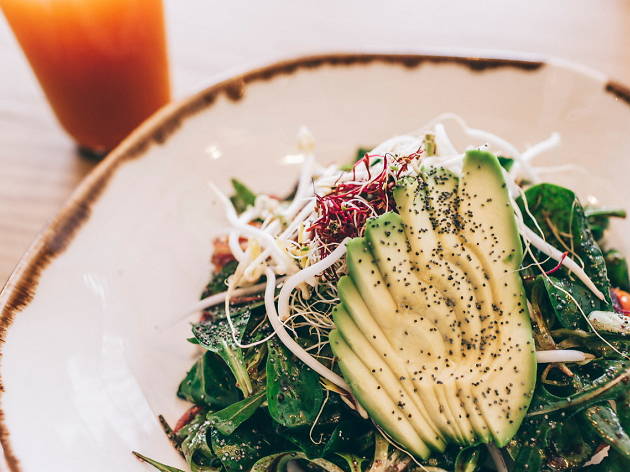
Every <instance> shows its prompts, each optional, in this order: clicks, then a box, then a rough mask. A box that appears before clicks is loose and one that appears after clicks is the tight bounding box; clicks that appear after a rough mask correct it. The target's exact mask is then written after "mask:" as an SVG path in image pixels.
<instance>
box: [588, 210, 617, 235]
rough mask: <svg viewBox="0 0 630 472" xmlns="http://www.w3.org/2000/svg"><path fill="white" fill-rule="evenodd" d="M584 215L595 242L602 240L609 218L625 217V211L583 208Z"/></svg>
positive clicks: (608, 224)
mask: <svg viewBox="0 0 630 472" xmlns="http://www.w3.org/2000/svg"><path fill="white" fill-rule="evenodd" d="M584 213H585V214H586V217H587V219H588V224H589V226H590V228H591V232H592V233H593V237H594V238H595V240H596V241H600V240H601V239H603V237H604V233H605V232H606V230H607V229H608V227H609V226H610V218H625V217H626V211H625V210H623V209H617V208H585V209H584Z"/></svg>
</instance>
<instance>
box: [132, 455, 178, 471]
mask: <svg viewBox="0 0 630 472" xmlns="http://www.w3.org/2000/svg"><path fill="white" fill-rule="evenodd" d="M131 453H132V454H133V455H134V456H136V457H137V458H138V459H140V460H141V461H142V462H146V463H147V464H150V465H152V466H153V467H155V468H156V469H157V470H159V471H160V472H184V471H183V470H181V469H178V468H177V467H171V466H168V465H164V464H162V463H161V462H158V461H156V460H153V459H150V458H148V457H147V456H143V455H142V454H140V453H139V452H136V451H132V452H131Z"/></svg>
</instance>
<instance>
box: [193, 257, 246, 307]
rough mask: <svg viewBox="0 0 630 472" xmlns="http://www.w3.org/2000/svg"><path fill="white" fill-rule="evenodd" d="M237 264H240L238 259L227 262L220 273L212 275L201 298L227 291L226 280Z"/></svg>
mask: <svg viewBox="0 0 630 472" xmlns="http://www.w3.org/2000/svg"><path fill="white" fill-rule="evenodd" d="M236 266H238V262H236V261H230V262H228V263H227V264H225V265H224V266H223V267H222V268H221V271H220V272H219V273H218V274H215V275H213V276H212V278H211V279H210V282H208V285H206V288H205V289H204V291H203V292H202V294H201V297H200V299H201V300H203V299H204V298H207V297H209V296H211V295H216V294H217V293H221V292H225V291H226V290H227V286H226V281H227V279H228V277H230V276H231V275H232V274H233V273H234V271H235V270H236Z"/></svg>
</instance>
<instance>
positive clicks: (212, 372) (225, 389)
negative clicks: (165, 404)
mask: <svg viewBox="0 0 630 472" xmlns="http://www.w3.org/2000/svg"><path fill="white" fill-rule="evenodd" d="M177 396H178V397H180V398H182V399H184V400H188V401H189V402H193V403H195V404H197V405H202V406H206V407H208V408H210V409H215V408H224V407H226V406H227V405H230V404H232V403H234V402H236V401H238V400H239V391H238V388H236V385H235V383H234V376H233V375H232V373H231V372H230V370H229V369H228V367H227V365H226V364H225V362H224V361H223V360H222V359H221V358H220V357H219V356H218V355H216V354H214V353H213V352H209V351H208V352H206V353H204V355H203V356H201V357H200V358H199V359H198V360H197V362H195V364H194V365H193V367H192V369H190V370H189V371H188V373H187V374H186V377H185V378H184V380H183V381H182V382H181V384H180V385H179V389H178V390H177Z"/></svg>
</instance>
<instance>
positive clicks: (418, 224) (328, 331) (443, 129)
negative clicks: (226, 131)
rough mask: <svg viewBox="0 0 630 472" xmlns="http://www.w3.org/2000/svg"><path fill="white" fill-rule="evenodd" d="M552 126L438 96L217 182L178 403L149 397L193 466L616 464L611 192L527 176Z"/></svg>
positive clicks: (623, 382)
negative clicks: (465, 114) (165, 410)
mask: <svg viewBox="0 0 630 472" xmlns="http://www.w3.org/2000/svg"><path fill="white" fill-rule="evenodd" d="M447 125H448V126H449V129H450V128H451V127H452V128H458V130H457V131H458V132H459V133H460V134H461V135H463V136H466V137H467V139H468V140H469V144H470V145H469V147H468V148H467V149H466V150H461V149H458V148H456V146H455V145H454V144H453V143H452V141H451V139H450V137H449V133H448V132H447ZM559 142H560V138H559V136H558V135H557V134H553V135H552V136H551V137H550V138H549V139H547V140H545V141H543V142H541V143H539V144H537V145H534V146H532V147H530V148H529V149H527V150H525V151H523V152H521V151H519V150H518V149H517V148H516V147H515V146H513V145H512V144H510V143H509V142H508V141H506V140H504V139H502V138H500V137H498V136H496V135H494V134H491V133H489V132H486V131H482V130H478V129H474V128H471V127H469V126H468V125H466V123H465V122H464V121H463V120H462V119H461V118H459V117H458V116H455V115H452V114H445V115H441V116H440V117H438V118H436V119H435V120H433V121H432V122H431V123H429V124H428V125H427V126H426V127H425V128H423V130H422V131H419V132H415V133H410V134H408V135H404V136H398V137H395V138H392V139H390V140H388V141H386V142H384V143H382V144H380V145H379V146H377V147H376V148H374V149H372V150H370V151H367V150H365V149H361V150H359V151H358V155H357V156H356V159H355V160H354V162H349V163H348V164H347V165H345V166H339V165H329V166H324V165H321V164H320V163H318V162H317V161H316V160H315V155H314V140H313V138H312V136H311V135H310V134H309V133H308V131H306V130H302V131H301V132H300V136H299V146H300V150H301V154H300V155H299V158H300V159H301V161H302V166H301V175H300V177H299V181H298V183H297V185H296V187H295V190H294V191H293V192H292V193H291V195H289V196H287V197H284V198H282V197H278V196H275V195H265V194H257V193H255V192H254V191H253V190H251V189H250V187H248V186H247V185H245V184H244V183H242V182H240V181H238V180H233V181H232V184H233V187H234V194H233V195H232V196H231V197H228V196H226V195H224V194H222V193H221V192H220V191H219V190H218V189H216V187H213V191H214V192H215V193H216V195H217V198H218V199H219V201H220V202H221V203H222V204H223V205H224V207H225V212H226V216H227V220H228V222H229V230H228V231H227V232H226V234H225V235H224V236H223V237H220V238H218V239H216V240H215V241H214V242H213V245H214V248H213V256H212V263H213V266H214V270H213V273H212V275H211V278H210V281H209V283H208V285H207V287H206V288H205V290H204V292H203V293H202V294H201V301H200V302H198V303H197V304H195V305H194V306H192V307H191V309H190V310H188V311H187V313H186V315H187V316H195V317H196V319H195V321H194V322H193V323H192V332H191V337H190V338H189V339H188V342H190V343H193V344H195V345H197V346H198V347H199V357H198V359H196V361H195V362H194V364H193V365H192V367H191V368H190V370H189V371H188V373H187V374H186V376H185V378H184V379H183V380H182V382H181V384H180V385H179V389H178V391H177V396H178V397H179V398H181V399H183V400H186V401H187V402H189V403H190V408H189V409H188V410H187V411H186V412H185V413H184V414H183V416H182V417H181V418H180V419H179V421H178V422H177V424H175V425H173V426H172V427H171V426H170V425H169V424H167V422H166V421H165V420H164V418H162V417H160V421H161V423H162V425H163V427H164V430H165V432H166V434H167V436H168V438H169V439H170V440H171V441H172V443H173V446H174V447H175V448H176V449H177V451H179V453H180V454H181V455H182V457H183V458H184V459H185V460H186V463H187V464H188V469H189V470H190V471H192V472H201V471H222V472H237V471H248V470H251V471H254V472H283V471H285V470H305V471H316V470H320V471H322V470H323V471H328V472H342V471H345V472H403V471H409V472H416V471H418V472H420V471H431V472H443V471H457V472H464V471H465V472H474V471H492V470H497V471H501V472H505V471H512V472H520V471H530V472H531V471H572V470H586V471H592V472H599V471H607V472H614V471H627V470H630V436H629V434H630V384H629V382H630V362H629V357H628V355H629V353H630V316H629V315H630V293H628V292H629V291H630V280H629V275H628V265H627V263H626V259H625V258H624V256H623V255H622V254H621V253H620V252H619V251H618V250H616V249H615V248H614V247H611V246H610V245H609V243H608V242H607V239H606V230H607V229H608V226H609V221H610V219H612V218H623V217H625V215H626V214H625V211H623V210H620V209H610V208H606V207H603V206H600V205H598V204H597V203H596V201H595V200H594V199H592V200H589V201H587V202H585V204H583V203H581V202H580V201H579V200H578V198H577V197H576V195H575V193H574V192H573V191H572V190H571V189H568V188H563V187H560V186H557V185H553V184H550V183H544V177H545V176H546V175H547V174H549V173H551V172H567V171H569V170H571V169H570V166H562V167H553V168H552V167H541V166H535V165H534V163H533V159H534V158H535V157H536V156H537V155H539V154H541V153H543V152H548V151H550V150H552V149H553V148H554V147H555V146H557V145H558V144H559ZM294 157H295V156H294ZM134 454H136V456H137V457H138V458H140V459H141V460H143V461H145V462H147V463H149V464H151V465H152V466H154V467H155V468H156V469H158V470H161V471H179V469H177V468H175V467H170V466H167V465H164V464H161V463H160V462H157V461H156V460H154V459H151V458H148V457H146V456H144V455H142V454H140V453H135V452H134Z"/></svg>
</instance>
